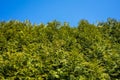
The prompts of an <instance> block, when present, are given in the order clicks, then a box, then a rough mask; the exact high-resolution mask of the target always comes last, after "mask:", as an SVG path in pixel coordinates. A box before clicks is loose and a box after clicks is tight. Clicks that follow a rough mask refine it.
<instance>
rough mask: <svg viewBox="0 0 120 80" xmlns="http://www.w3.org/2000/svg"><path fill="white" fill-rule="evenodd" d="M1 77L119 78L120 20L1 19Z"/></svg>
mask: <svg viewBox="0 0 120 80" xmlns="http://www.w3.org/2000/svg"><path fill="white" fill-rule="evenodd" d="M0 79H1V80H4V79H5V80H119V79H120V21H118V20H116V19H112V18H108V19H107V21H106V22H99V23H98V25H94V24H90V23H89V22H88V21H87V20H81V21H80V22H79V24H78V26H77V27H71V26H70V25H69V24H68V23H66V22H65V23H64V24H61V23H60V22H59V21H56V20H55V21H52V22H48V24H40V25H36V24H31V22H30V21H28V20H26V21H24V22H20V21H16V20H11V21H7V22H6V21H1V22H0Z"/></svg>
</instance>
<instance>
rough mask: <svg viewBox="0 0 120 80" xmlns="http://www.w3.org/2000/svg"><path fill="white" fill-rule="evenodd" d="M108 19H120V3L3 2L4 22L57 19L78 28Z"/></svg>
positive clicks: (0, 7)
mask: <svg viewBox="0 0 120 80" xmlns="http://www.w3.org/2000/svg"><path fill="white" fill-rule="evenodd" d="M108 17H111V18H115V19H117V20H120V0H0V21H4V20H5V21H9V20H19V21H24V20H26V19H28V20H30V21H31V22H32V23H37V24H39V23H41V22H42V23H45V24H46V23H47V22H49V21H53V20H57V21H60V22H62V23H63V22H65V21H66V22H69V23H70V25H71V26H77V25H78V22H79V21H80V20H81V19H86V20H88V21H89V22H90V23H94V24H95V23H96V22H97V21H106V19H107V18H108Z"/></svg>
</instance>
